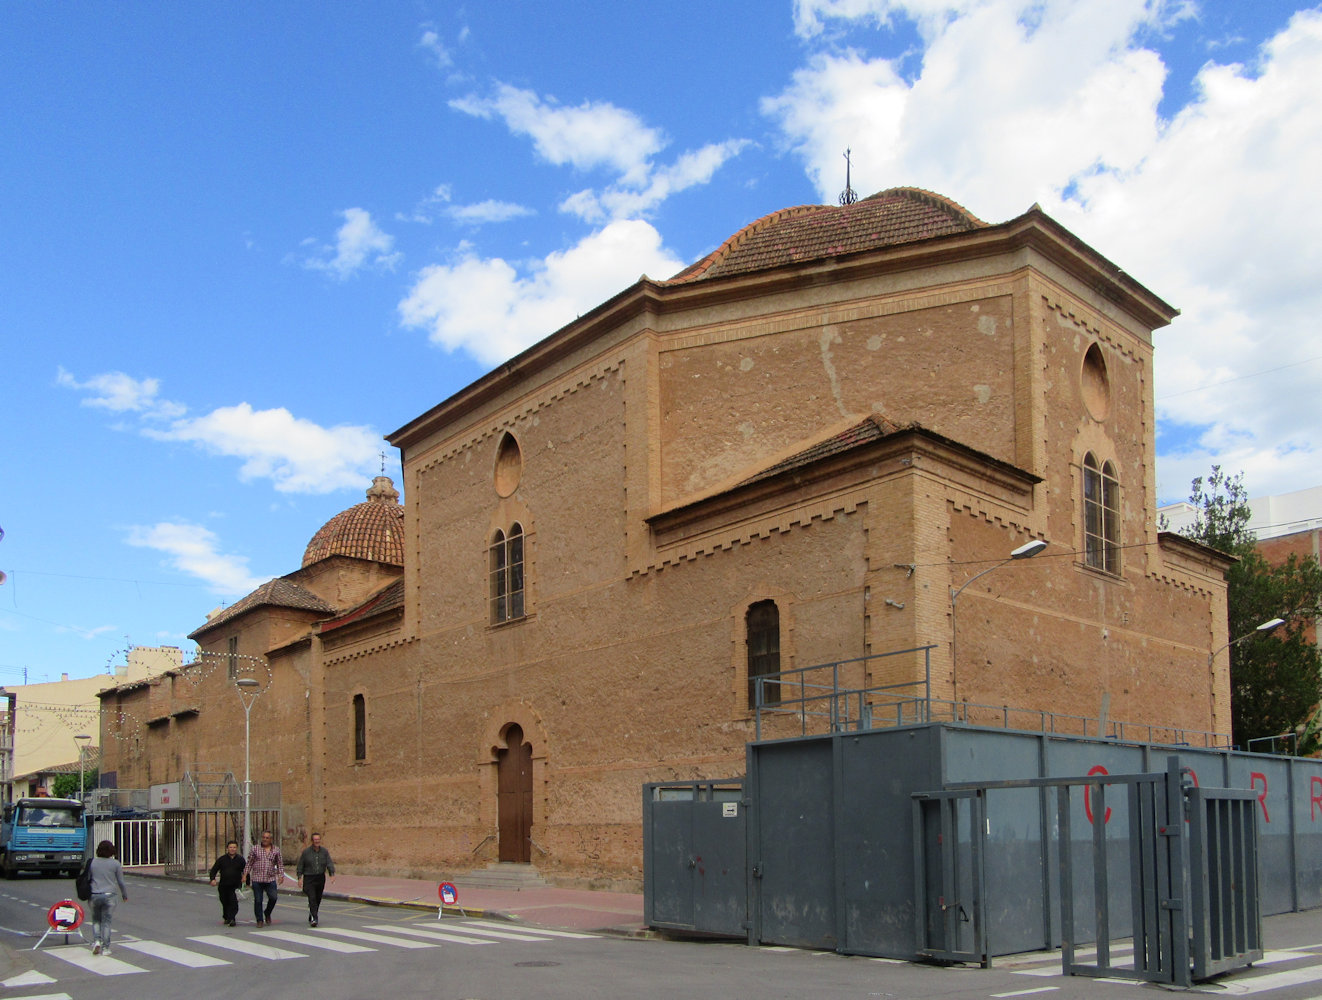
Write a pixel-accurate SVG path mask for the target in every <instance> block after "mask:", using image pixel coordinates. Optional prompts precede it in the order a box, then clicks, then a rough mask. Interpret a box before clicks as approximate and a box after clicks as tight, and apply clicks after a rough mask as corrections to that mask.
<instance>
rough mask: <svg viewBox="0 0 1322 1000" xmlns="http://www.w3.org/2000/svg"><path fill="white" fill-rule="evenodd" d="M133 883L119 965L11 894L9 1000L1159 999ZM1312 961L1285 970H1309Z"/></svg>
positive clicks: (4, 989) (733, 947)
mask: <svg viewBox="0 0 1322 1000" xmlns="http://www.w3.org/2000/svg"><path fill="white" fill-rule="evenodd" d="M128 881H129V901H128V902H127V903H122V904H120V907H119V909H118V910H117V912H116V914H115V922H114V930H115V934H114V942H113V949H112V956H111V957H110V958H105V957H99V958H98V957H93V956H91V955H90V952H89V949H88V947H87V946H86V945H77V944H75V945H72V946H68V947H66V946H65V945H64V944H63V937H62V936H56V935H52V936H51V937H50V938H48V939H47V940H46V941H45V943H44V944H43V945H42V947H41V948H40V949H39V950H38V951H35V952H34V951H32V950H31V948H32V946H33V944H35V943H36V941H37V939H38V938H39V937H40V935H41V933H42V931H43V930H44V929H45V916H46V912H47V909H48V908H49V906H50V905H51V904H52V903H54V902H55V901H57V900H59V899H61V898H63V897H64V896H66V895H67V894H68V893H69V890H71V889H72V888H73V883H72V881H71V880H66V879H62V880H54V879H50V880H46V879H38V878H33V877H25V878H20V879H17V880H13V881H9V882H0V981H3V985H2V986H0V998H3V1000H8V998H38V997H40V998H51V1000H55V998H70V1000H120V998H123V1000H129V998H132V1000H139V998H142V997H149V998H152V1000H156V998H162V1000H164V998H174V997H180V998H184V997H194V996H199V997H201V996H205V997H210V996H223V997H225V998H227V1000H244V998H251V1000H269V998H273V997H280V998H315V1000H351V998H352V1000H360V998H371V1000H385V998H389V997H394V996H407V997H429V998H438V1000H511V998H513V1000H518V998H529V1000H531V998H539V1000H540V998H548V1000H558V998H565V1000H584V998H596V997H601V998H612V1000H614V998H619V997H637V998H644V1000H651V998H658V1000H659V998H674V997H748V998H758V1000H773V998H782V997H783V998H808V997H811V998H813V1000H817V998H824V1000H833V998H850V1000H872V998H912V1000H926V998H942V1000H975V998H976V1000H985V998H998V1000H1003V998H1008V997H1013V996H1034V997H1038V996H1046V995H1050V997H1051V1000H1094V998H1099V1000H1126V998H1130V997H1133V998H1149V1000H1154V998H1155V997H1156V996H1157V995H1158V994H1157V993H1155V992H1154V987H1152V986H1143V985H1139V984H1137V983H1117V982H1103V981H1095V980H1088V979H1079V978H1072V979H1064V978H1061V977H1059V976H1058V975H1052V974H1051V971H1052V970H1051V969H1050V968H1046V969H1045V970H1041V969H1040V970H1039V974H1028V973H1026V971H1025V967H1023V966H1019V967H1018V968H1016V967H1014V966H1012V965H1009V964H1007V965H1005V966H1002V965H999V964H998V965H997V966H995V967H993V968H992V969H977V968H937V967H928V966H920V965H910V964H906V963H897V962H889V961H879V960H873V959H867V958H860V957H848V956H840V955H835V954H831V953H822V952H811V951H802V950H797V949H787V948H750V947H748V946H746V945H743V944H735V943H729V942H707V943H704V942H694V941H670V940H640V939H626V938H617V937H609V936H600V935H591V934H577V933H569V932H564V931H541V930H538V929H536V928H533V927H528V926H523V925H516V924H511V923H508V922H501V921H482V920H466V919H463V918H451V917H447V918H446V919H445V920H443V921H439V922H438V921H437V919H436V915H435V911H434V910H432V911H419V910H412V909H403V908H396V907H381V906H372V905H368V904H361V903H350V902H339V901H326V902H325V903H323V905H322V912H321V926H320V927H319V928H317V929H315V930H311V929H309V928H308V926H307V923H306V915H307V910H306V907H305V905H304V902H303V899H302V897H300V896H290V895H285V896H282V897H281V901H280V904H279V906H278V907H277V909H276V911H275V918H276V922H275V925H274V926H273V927H271V928H266V929H262V930H258V929H257V927H256V926H255V924H254V922H253V915H252V912H251V909H250V908H244V909H241V910H240V914H239V918H240V923H239V926H238V927H234V928H227V927H224V926H222V925H221V921H220V907H219V904H218V903H217V901H216V895H215V891H214V890H212V889H210V888H209V887H207V886H205V885H199V884H194V883H186V882H175V881H170V880H164V879H150V878H136V877H133V876H130V877H129V880H128ZM1314 920H1316V918H1315V917H1314V918H1313V920H1309V921H1308V923H1309V924H1312V923H1313V922H1314ZM1312 929H1313V928H1312V927H1307V928H1306V929H1305V930H1303V932H1302V933H1304V934H1307V933H1308V932H1309V931H1310V930H1312ZM89 936H90V931H89ZM1311 940H1313V941H1318V940H1319V939H1318V938H1317V937H1313V938H1312V939H1311ZM1318 947H1319V948H1322V944H1319V945H1318ZM1312 957H1313V958H1315V959H1322V956H1318V955H1315V956H1312ZM1305 959H1306V957H1300V959H1299V960H1298V961H1297V962H1287V963H1283V964H1281V965H1279V966H1276V967H1275V968H1287V967H1294V966H1295V965H1300V966H1304V965H1308V966H1311V964H1312V963H1309V962H1307V961H1306V960H1305ZM1042 972H1045V973H1046V974H1045V975H1043V974H1041V973H1042ZM1319 985H1322V984H1320V983H1319V982H1317V981H1316V980H1314V981H1312V982H1307V983H1306V982H1300V983H1281V985H1280V988H1279V989H1275V988H1274V989H1271V990H1264V991H1262V992H1261V993H1259V994H1258V995H1260V996H1262V997H1264V998H1266V1000H1295V998H1304V997H1310V998H1311V997H1316V996H1318V988H1319ZM1220 991H1221V990H1218V989H1216V988H1215V987H1214V988H1213V992H1220ZM1228 992H1236V991H1234V990H1230V991H1228Z"/></svg>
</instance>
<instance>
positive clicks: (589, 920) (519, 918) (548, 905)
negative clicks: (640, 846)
mask: <svg viewBox="0 0 1322 1000" xmlns="http://www.w3.org/2000/svg"><path fill="white" fill-rule="evenodd" d="M450 883H451V884H452V885H453V886H454V887H455V889H456V890H457V891H458V900H457V902H456V904H454V905H447V906H446V907H445V915H446V916H447V917H448V916H461V915H463V914H467V915H468V916H470V917H476V916H484V917H495V918H497V919H502V920H511V921H516V922H518V923H524V924H530V925H532V926H536V927H552V928H559V929H561V930H572V931H595V932H597V933H607V934H620V935H624V936H627V937H642V936H644V935H646V934H647V928H646V926H645V925H644V923H643V895H642V893H636V892H608V891H604V890H597V889H557V888H555V887H553V886H538V887H535V888H522V889H478V888H465V887H464V880H463V878H462V877H456V878H454V879H451V880H450ZM294 885H295V883H294V882H293V881H292V880H291V881H289V882H286V883H285V886H286V887H287V888H286V889H285V891H286V892H288V891H291V890H292V888H293V886H294ZM439 889H440V883H438V882H432V881H429V880H425V879H409V878H385V877H380V876H375V875H336V876H335V877H334V878H332V879H330V880H329V882H328V883H327V885H326V898H327V899H347V900H350V901H352V902H360V903H379V904H381V905H384V906H412V907H417V908H419V909H425V910H432V911H435V910H437V909H439V908H440V906H441V900H440V895H439Z"/></svg>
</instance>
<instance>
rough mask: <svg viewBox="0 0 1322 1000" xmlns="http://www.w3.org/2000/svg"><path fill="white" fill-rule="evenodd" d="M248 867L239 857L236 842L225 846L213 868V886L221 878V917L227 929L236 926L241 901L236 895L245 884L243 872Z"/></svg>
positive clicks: (219, 890)
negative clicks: (235, 921)
mask: <svg viewBox="0 0 1322 1000" xmlns="http://www.w3.org/2000/svg"><path fill="white" fill-rule="evenodd" d="M247 867H248V865H247V862H245V861H244V860H243V858H241V857H239V844H238V841H235V840H231V841H230V842H229V843H228V844H226V845H225V853H224V854H222V855H221V856H220V857H218V858H217V859H216V863H215V864H214V865H212V866H211V884H212V885H216V884H217V876H219V888H218V889H217V892H219V894H220V917H221V920H223V921H224V922H225V926H226V927H233V926H234V918H235V917H236V916H237V915H238V913H239V900H238V898H237V897H236V896H235V893H236V892H237V891H238V889H239V886H240V885H242V884H243V870H244V869H245V868H247Z"/></svg>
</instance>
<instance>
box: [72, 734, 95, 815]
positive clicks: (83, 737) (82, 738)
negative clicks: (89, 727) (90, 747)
mask: <svg viewBox="0 0 1322 1000" xmlns="http://www.w3.org/2000/svg"><path fill="white" fill-rule="evenodd" d="M74 739H75V740H77V741H78V801H79V802H82V801H83V800H84V798H85V797H86V792H85V791H84V790H83V774H84V773H85V769H84V767H83V751H84V750H86V749H87V744H88V743H90V742H91V741H92V737H90V736H88V735H87V734H86V733H79V734H78V735H76V736H75V737H74Z"/></svg>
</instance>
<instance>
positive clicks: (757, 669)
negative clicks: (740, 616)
mask: <svg viewBox="0 0 1322 1000" xmlns="http://www.w3.org/2000/svg"><path fill="white" fill-rule="evenodd" d="M744 622H745V628H746V632H747V637H748V707H749V708H756V707H757V703H758V701H757V689H758V681H757V679H758V678H759V677H770V676H773V675H775V674H779V673H780V609H779V608H777V607H776V602H775V601H758V602H757V603H756V604H753V605H750V606H749V608H748V614H747V615H746V616H745V618H744ZM761 687H762V704H763V705H779V704H780V681H778V680H768V681H763V682H762V685H761Z"/></svg>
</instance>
